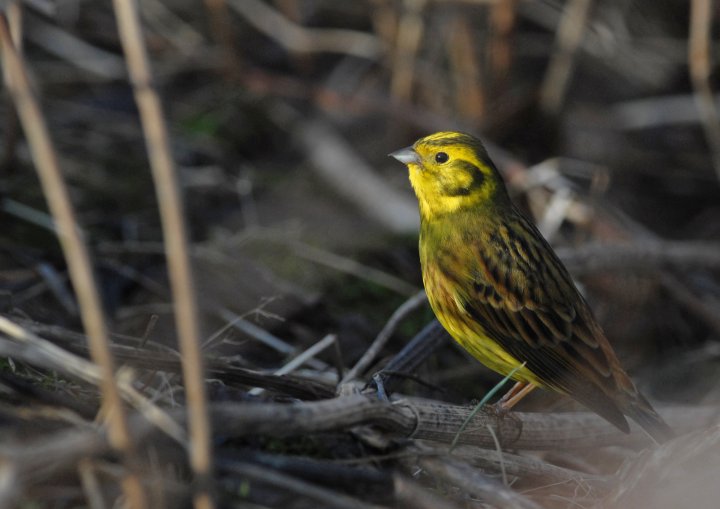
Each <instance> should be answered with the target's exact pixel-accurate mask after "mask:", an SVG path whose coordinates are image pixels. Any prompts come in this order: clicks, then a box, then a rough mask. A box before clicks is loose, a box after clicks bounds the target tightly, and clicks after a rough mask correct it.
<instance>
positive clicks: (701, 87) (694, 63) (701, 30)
mask: <svg viewBox="0 0 720 509" xmlns="http://www.w3.org/2000/svg"><path fill="white" fill-rule="evenodd" d="M713 4H714V2H713V1H712V0H692V2H691V7H690V39H689V41H688V63H689V66H690V77H691V78H692V83H693V87H694V88H695V96H694V97H695V105H696V106H697V109H698V112H699V113H700V119H701V120H702V125H703V128H704V129H705V139H706V140H707V144H708V146H709V147H710V152H711V153H712V160H713V165H714V167H715V173H717V176H718V178H719V179H720V115H718V109H717V106H716V104H715V98H714V97H713V92H712V87H711V86H710V73H711V71H712V64H711V61H712V55H711V54H710V51H711V47H710V39H711V36H710V29H711V26H712V21H713Z"/></svg>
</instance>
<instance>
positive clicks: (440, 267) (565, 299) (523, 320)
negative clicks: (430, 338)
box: [390, 132, 673, 443]
mask: <svg viewBox="0 0 720 509" xmlns="http://www.w3.org/2000/svg"><path fill="white" fill-rule="evenodd" d="M390 155H391V156H392V157H394V158H395V159H397V160H398V161H400V162H402V163H405V164H406V165H407V166H408V168H409V170H410V182H411V183H412V187H413V189H414V190H415V194H416V195H417V198H418V202H419V205H420V218H421V227H420V262H421V264H422V273H423V282H424V284H425V290H426V292H427V296H428V300H429V301H430V305H431V307H432V309H433V311H434V312H435V315H436V316H437V318H438V320H439V321H440V323H441V324H442V325H443V327H445V329H446V330H447V331H448V332H449V333H450V335H451V336H452V337H453V338H455V340H456V341H457V342H458V343H460V344H461V345H462V346H463V347H464V348H465V349H466V350H468V351H469V352H470V353H471V354H472V355H473V356H474V357H475V358H476V359H477V360H479V361H480V362H482V363H483V364H485V365H486V366H487V367H489V368H490V369H492V370H494V371H497V372H499V373H501V374H503V375H507V374H509V373H510V372H511V371H512V370H513V369H515V368H517V367H518V366H520V365H521V364H522V363H525V365H524V366H523V367H521V368H520V369H519V370H517V371H516V372H515V373H514V375H513V377H512V378H513V379H514V380H516V381H517V382H518V383H517V384H515V387H513V389H511V391H510V392H509V393H508V394H506V396H505V397H504V398H503V400H502V401H503V404H504V406H505V408H510V407H512V405H514V404H515V403H517V401H519V400H520V399H521V398H522V397H523V396H525V395H526V394H527V393H529V392H530V391H531V390H532V389H533V388H534V387H535V386H540V387H543V388H546V389H549V390H553V391H556V392H560V393H563V394H567V395H568V396H571V397H572V398H574V399H575V400H577V401H579V402H580V403H582V404H583V405H585V406H586V407H588V408H590V409H591V410H593V411H594V412H596V413H598V414H599V415H601V416H602V417H604V418H605V419H607V420H608V421H610V422H611V423H612V424H614V425H615V426H617V427H618V428H619V429H621V430H622V431H624V432H626V433H627V432H629V430H630V428H629V426H628V423H627V420H626V419H625V416H628V417H630V418H632V419H633V420H634V421H635V422H637V423H638V424H639V425H640V426H642V428H643V429H644V430H645V431H646V432H647V433H648V434H649V435H650V436H651V437H652V438H653V439H654V440H655V441H656V442H658V443H662V442H665V441H666V440H668V439H670V438H671V437H673V432H672V430H671V429H670V428H669V427H668V425H667V424H665V422H664V421H663V420H662V418H661V417H660V416H659V415H658V414H657V413H656V412H655V410H654V409H653V408H652V406H651V405H650V403H648V401H647V400H646V399H645V398H644V397H643V396H642V395H641V394H640V393H639V392H638V390H637V389H636V388H635V385H634V384H633V382H632V381H631V380H630V378H629V377H628V375H627V374H626V373H625V371H624V370H623V368H622V367H621V366H620V362H619V361H618V358H617V356H616V355H615V352H614V351H613V349H612V347H611V346H610V344H609V343H608V341H607V339H606V338H605V335H604V334H603V331H602V329H601V328H600V326H599V325H598V323H597V321H596V320H595V317H594V316H593V314H592V311H591V310H590V307H589V306H588V304H587V302H585V299H584V298H583V297H582V295H580V292H578V290H577V288H575V285H574V284H573V281H572V279H571V277H570V275H569V274H568V272H567V269H566V268H565V267H564V266H563V264H562V262H561V261H560V260H559V259H558V257H557V255H556V254H555V253H554V251H553V249H552V248H551V247H550V245H549V244H548V242H547V241H546V240H545V239H544V238H543V236H542V235H541V234H540V232H539V231H538V230H537V228H536V227H535V226H534V225H533V223H532V222H531V221H529V220H528V219H527V218H526V217H525V216H524V215H523V214H522V213H521V212H520V211H519V210H518V209H517V208H516V207H515V205H513V203H512V202H511V201H510V197H509V196H508V193H507V191H506V189H505V184H504V183H503V180H502V177H501V176H500V174H499V173H498V171H497V169H496V168H495V165H494V164H493V162H492V161H491V160H490V158H489V157H488V155H487V152H486V151H485V148H484V147H483V145H482V143H481V142H480V141H479V140H478V139H476V138H474V137H472V136H469V135H467V134H462V133H457V132H440V133H436V134H432V135H430V136H427V137H425V138H422V139H420V140H418V141H417V142H415V144H414V145H413V146H412V147H408V148H405V149H402V150H399V151H397V152H394V153H392V154H390ZM623 414H624V415H623Z"/></svg>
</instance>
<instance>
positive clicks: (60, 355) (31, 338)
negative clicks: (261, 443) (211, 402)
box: [0, 316, 186, 444]
mask: <svg viewBox="0 0 720 509" xmlns="http://www.w3.org/2000/svg"><path fill="white" fill-rule="evenodd" d="M0 332H2V333H3V334H5V335H7V336H8V337H11V338H13V339H14V340H15V341H17V342H18V343H20V345H19V347H18V348H13V347H12V346H10V345H5V344H3V342H2V341H0V352H2V354H3V355H4V356H8V357H16V358H20V359H23V360H25V361H26V362H29V363H30V364H34V365H36V366H39V367H43V368H47V369H51V370H55V371H59V372H61V373H67V374H69V375H71V376H74V377H77V378H79V379H80V380H84V381H86V382H87V383H90V384H93V385H98V386H99V385H101V384H102V381H103V378H102V376H103V373H102V372H101V370H100V369H99V368H98V366H96V365H95V364H93V363H92V362H89V361H86V360H85V359H83V358H81V357H78V356H76V355H74V354H72V353H70V352H68V351H66V350H63V349H62V348H60V347H59V346H57V345H55V344H53V343H51V342H49V341H47V340H45V339H43V338H41V337H39V336H37V335H35V334H33V333H32V332H30V331H29V330H27V329H25V328H23V327H21V326H19V325H18V324H16V323H14V322H11V321H10V320H8V319H7V318H5V317H4V316H0ZM114 349H115V350H117V346H115V347H114ZM117 385H118V389H119V390H120V393H121V394H122V396H123V397H124V399H125V400H126V401H127V402H128V403H130V404H132V405H133V406H134V407H135V408H137V409H138V410H139V411H140V413H141V414H143V415H144V416H145V417H146V418H147V420H148V421H149V422H152V423H153V424H155V425H156V426H157V427H158V428H159V429H162V430H163V431H164V432H165V433H167V435H168V436H170V437H172V438H174V439H175V440H176V441H178V442H179V443H180V444H185V442H186V438H185V431H184V430H183V429H182V428H181V427H180V426H179V425H178V424H177V423H176V422H175V421H173V420H172V419H171V418H170V416H169V415H168V414H167V413H165V411H164V410H162V409H161V408H159V407H157V406H155V405H154V404H153V403H152V402H151V401H149V400H148V399H147V398H145V397H144V396H143V395H142V394H140V393H139V392H137V391H136V390H135V389H134V388H133V386H132V384H131V383H130V382H129V381H127V380H123V379H122V378H121V379H119V380H118V381H117Z"/></svg>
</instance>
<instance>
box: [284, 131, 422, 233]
mask: <svg viewBox="0 0 720 509" xmlns="http://www.w3.org/2000/svg"><path fill="white" fill-rule="evenodd" d="M295 134H296V137H297V140H298V141H299V143H300V144H301V145H302V146H303V148H304V149H305V151H306V152H307V154H308V157H309V159H310V161H311V162H312V165H313V169H314V170H315V171H317V172H318V174H319V175H320V176H321V177H322V178H323V179H324V180H325V181H326V182H327V183H328V184H329V185H331V186H332V187H333V188H334V189H335V190H337V191H338V192H339V193H340V194H341V195H342V196H344V197H345V198H346V199H348V200H350V201H351V202H353V203H355V204H356V205H357V206H358V207H359V208H360V209H361V210H362V211H363V212H364V213H365V214H367V215H368V216H369V217H372V218H374V219H376V220H377V221H378V222H379V223H380V224H381V225H382V226H384V227H385V228H387V229H389V230H390V231H393V232H396V233H409V232H415V231H417V228H418V224H419V222H420V219H419V217H418V211H417V205H415V203H414V202H413V201H412V200H411V199H410V198H409V197H408V196H405V195H402V194H399V193H398V192H397V191H395V190H394V189H392V188H390V187H388V185H387V182H386V181H385V180H384V179H382V178H380V177H379V176H378V175H377V173H376V172H375V171H374V170H373V169H372V168H370V167H369V166H368V164H367V163H365V162H364V161H363V160H362V159H361V158H360V156H358V154H357V153H356V152H355V150H354V149H353V148H352V146H351V145H350V144H349V143H348V141H347V140H345V139H343V138H342V137H341V136H340V134H339V133H337V132H336V131H335V130H334V129H332V128H331V126H330V125H328V124H327V123H326V122H322V121H320V120H317V119H316V120H310V121H307V122H305V123H303V125H302V126H297V129H296V131H295ZM319 140H322V141H321V142H318V141H319Z"/></svg>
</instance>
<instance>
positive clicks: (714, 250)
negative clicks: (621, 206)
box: [556, 240, 720, 274]
mask: <svg viewBox="0 0 720 509" xmlns="http://www.w3.org/2000/svg"><path fill="white" fill-rule="evenodd" d="M556 252H557V254H558V256H559V257H560V258H561V259H562V261H563V262H564V263H565V266H566V267H567V268H568V270H570V271H571V272H572V273H574V274H583V273H588V272H597V271H602V270H608V269H613V270H628V271H636V270H653V269H655V270H657V269H658V268H661V267H663V266H673V267H677V268H708V269H720V243H718V242H702V241H700V242H689V241H682V242H676V241H664V240H658V241H644V242H637V243H633V244H599V243H592V244H585V245H582V246H578V247H559V248H557V249H556Z"/></svg>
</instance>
